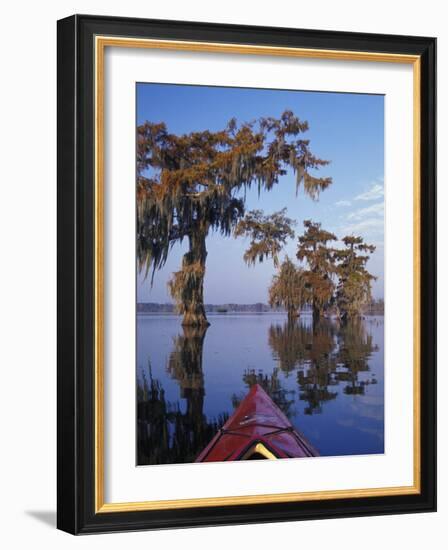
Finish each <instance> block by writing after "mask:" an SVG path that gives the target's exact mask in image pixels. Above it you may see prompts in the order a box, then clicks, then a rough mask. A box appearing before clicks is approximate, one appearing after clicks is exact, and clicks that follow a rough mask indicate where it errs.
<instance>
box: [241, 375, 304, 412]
mask: <svg viewBox="0 0 448 550" xmlns="http://www.w3.org/2000/svg"><path fill="white" fill-rule="evenodd" d="M243 382H244V383H245V385H246V386H247V388H248V389H250V388H251V387H252V386H253V385H254V384H260V386H261V387H262V388H263V389H264V391H265V392H266V393H267V394H268V395H269V397H270V398H271V399H272V401H274V403H275V404H276V405H277V406H278V407H279V408H280V409H281V410H282V411H283V413H284V414H285V415H286V416H288V417H291V416H294V415H295V411H294V402H295V400H294V395H295V392H294V391H293V390H286V389H285V388H283V387H282V385H281V381H280V378H279V370H278V369H277V368H275V369H274V370H273V372H272V374H270V375H267V374H264V373H263V371H261V370H260V371H255V370H254V369H248V370H246V371H244V374H243ZM246 395H247V392H244V393H242V394H239V395H237V394H233V395H232V405H233V407H234V408H235V409H236V407H238V405H239V404H240V403H241V401H242V400H243V399H244V397H245V396H246Z"/></svg>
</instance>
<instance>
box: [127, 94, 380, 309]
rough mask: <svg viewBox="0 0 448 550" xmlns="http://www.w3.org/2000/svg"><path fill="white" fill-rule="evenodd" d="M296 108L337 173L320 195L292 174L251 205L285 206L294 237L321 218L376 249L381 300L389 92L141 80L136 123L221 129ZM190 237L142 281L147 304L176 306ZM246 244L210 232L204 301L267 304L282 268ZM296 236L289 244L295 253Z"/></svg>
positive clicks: (330, 171)
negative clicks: (252, 256)
mask: <svg viewBox="0 0 448 550" xmlns="http://www.w3.org/2000/svg"><path fill="white" fill-rule="evenodd" d="M286 109H291V110H292V111H294V113H295V114H296V115H297V116H298V117H299V118H301V119H302V120H307V121H308V123H309V130H308V132H306V133H304V134H303V137H304V138H306V139H310V148H311V150H312V152H313V153H314V154H315V155H316V156H318V157H320V158H323V159H326V160H329V161H331V162H330V164H329V165H328V166H325V167H322V168H321V169H320V170H319V171H318V172H317V174H318V175H319V176H331V177H332V178H333V184H332V185H331V186H330V187H329V188H328V189H327V190H326V191H324V192H323V193H321V195H320V197H319V200H318V201H313V200H312V199H311V198H309V197H307V196H306V195H304V193H303V191H299V193H298V195H297V196H296V191H295V179H294V175H293V174H292V173H291V174H287V175H285V176H284V177H282V178H281V180H280V182H279V184H278V185H277V186H276V187H275V188H274V189H273V190H272V191H271V192H269V193H262V194H261V196H260V197H258V194H257V192H256V191H255V189H254V190H251V191H249V192H248V193H247V200H246V209H247V210H252V209H255V208H258V209H262V210H264V211H265V213H272V212H275V211H277V210H280V209H281V208H283V207H285V206H286V207H287V208H288V216H289V217H291V218H293V219H295V220H297V226H296V228H295V230H296V236H297V235H298V234H300V233H301V232H302V227H303V220H305V219H312V220H313V221H316V222H321V223H322V227H323V228H325V229H327V230H329V231H332V232H334V233H335V234H336V235H337V236H338V237H339V238H341V237H344V236H345V235H350V234H356V235H361V236H362V237H364V239H365V241H366V242H368V243H369V244H375V245H376V246H377V249H376V251H375V253H374V254H373V255H372V257H371V259H370V260H369V263H368V269H369V270H370V272H371V273H372V274H374V275H376V276H377V277H378V280H377V281H376V282H375V283H374V284H373V294H374V296H375V297H376V298H382V297H383V296H384V290H383V287H384V185H383V178H384V97H383V96H381V95H367V94H345V93H329V92H301V91H287V90H263V89H251V88H222V87H208V86H184V85H172V84H149V83H140V84H138V85H137V124H141V123H142V122H144V121H146V120H149V121H151V122H161V121H163V122H165V123H166V125H167V128H168V131H169V132H171V133H188V132H191V131H201V130H205V129H209V130H212V131H214V130H220V129H222V128H224V127H225V125H226V123H227V122H228V121H229V120H230V119H231V118H232V117H236V118H237V120H238V121H240V122H244V121H249V120H252V119H255V118H258V117H261V116H274V117H278V116H280V115H281V113H282V112H283V111H284V110H286ZM186 244H187V243H186V242H184V244H183V245H182V246H181V245H175V246H174V247H173V249H172V251H171V254H170V257H169V259H168V261H167V263H166V265H165V267H164V268H163V269H162V270H160V271H158V272H157V273H156V274H155V277H154V284H153V286H152V288H151V284H150V278H148V279H147V280H146V281H145V280H143V277H142V276H140V275H138V277H137V299H138V301H140V302H172V299H171V297H170V295H169V293H168V291H167V281H168V280H169V279H170V277H171V274H172V272H173V271H177V270H178V269H179V266H180V264H181V258H182V255H183V254H184V253H185V252H186ZM247 246H248V240H246V239H243V238H238V239H234V238H233V237H229V238H223V237H221V236H220V235H214V234H211V235H210V236H209V238H208V240H207V249H208V257H207V267H206V269H207V271H206V279H205V287H204V292H205V301H206V303H215V304H217V303H229V302H232V303H254V302H267V289H268V287H269V285H270V282H271V279H272V276H273V275H274V273H275V269H274V266H273V265H272V262H269V261H268V262H265V263H263V264H257V265H256V266H255V267H247V265H246V264H245V263H244V262H243V254H244V250H245V249H246V248H247ZM296 248H297V246H296V239H295V240H292V241H290V242H289V243H288V245H287V246H286V247H285V253H286V254H288V255H289V256H290V257H291V258H295V252H296Z"/></svg>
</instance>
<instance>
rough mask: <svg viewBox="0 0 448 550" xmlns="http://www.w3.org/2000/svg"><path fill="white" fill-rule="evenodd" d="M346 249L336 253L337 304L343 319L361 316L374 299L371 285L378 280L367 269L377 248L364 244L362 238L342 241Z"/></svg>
mask: <svg viewBox="0 0 448 550" xmlns="http://www.w3.org/2000/svg"><path fill="white" fill-rule="evenodd" d="M342 242H343V243H344V245H345V248H344V249H342V250H336V251H335V258H336V261H337V274H338V277H339V281H338V285H337V290H336V303H337V306H338V308H339V311H340V315H341V317H342V318H343V319H347V318H351V317H355V316H357V315H359V313H360V312H361V311H362V308H363V307H364V306H366V305H367V304H368V303H369V302H370V301H371V298H372V293H371V283H372V281H374V280H375V279H376V277H374V276H373V275H371V274H370V273H369V272H368V271H367V269H366V267H365V266H366V263H367V261H368V260H369V258H370V255H369V254H372V253H373V252H374V251H375V249H376V247H375V246H373V245H369V244H366V243H364V239H363V238H362V237H354V236H347V237H344V238H343V239H342Z"/></svg>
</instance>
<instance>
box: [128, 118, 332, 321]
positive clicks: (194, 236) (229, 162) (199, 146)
mask: <svg viewBox="0 0 448 550" xmlns="http://www.w3.org/2000/svg"><path fill="white" fill-rule="evenodd" d="M307 130H308V123H307V122H306V121H302V120H300V119H299V118H298V117H297V116H296V115H295V114H294V113H293V112H292V111H285V112H284V113H283V114H282V115H281V116H280V117H279V118H274V117H262V118H259V119H257V120H255V121H252V122H244V123H240V124H239V123H238V122H237V121H236V120H235V119H232V120H230V121H229V123H228V124H227V126H226V127H225V128H224V129H222V130H219V131H210V130H204V131H201V132H191V133H188V134H182V135H176V134H171V133H169V132H168V129H167V127H166V125H165V124H164V123H163V122H160V123H154V122H149V121H147V122H145V123H144V124H142V125H140V126H138V128H137V257H138V266H139V269H140V270H141V271H144V273H145V274H148V273H149V272H150V271H151V270H152V277H153V276H154V273H155V271H156V270H157V269H160V268H162V267H163V265H164V264H165V263H166V260H167V258H168V254H169V251H170V250H171V248H172V246H173V244H174V243H176V242H181V241H183V239H188V241H189V251H188V253H187V254H186V255H185V256H184V258H183V261H182V266H181V270H180V271H179V272H177V273H176V274H175V276H174V278H173V281H172V283H171V285H170V290H171V292H172V295H173V297H174V298H175V299H176V301H177V303H178V305H179V310H180V311H181V312H182V313H183V314H184V321H183V322H184V324H186V325H188V324H190V325H204V324H207V320H206V316H205V311H204V307H203V281H204V275H205V264H206V257H207V250H206V245H205V241H206V237H207V235H208V234H209V232H210V231H217V232H219V233H221V234H222V235H224V236H229V235H230V234H231V233H232V231H233V230H234V228H235V227H236V226H237V223H238V221H239V220H240V219H241V218H242V217H243V216H244V211H245V208H244V206H245V201H244V191H245V190H247V189H249V188H251V187H252V186H256V187H257V189H258V192H259V193H261V192H262V191H270V190H271V189H272V188H273V187H274V186H275V185H277V184H278V183H279V181H280V178H281V177H282V176H284V175H285V174H286V173H287V171H288V169H291V170H292V171H293V172H294V173H295V182H296V189H299V187H300V186H303V189H304V191H305V193H306V194H307V195H308V196H310V197H311V198H313V199H316V198H317V197H318V195H319V193H320V192H321V191H322V190H324V189H326V188H327V187H328V186H329V185H330V184H331V182H332V180H331V178H329V177H322V178H318V177H316V176H315V175H313V174H311V173H310V171H312V170H315V169H318V168H320V167H321V166H325V165H326V164H328V161H326V160H323V159H320V158H318V157H316V156H315V155H314V154H313V153H312V152H311V150H310V147H309V140H306V139H302V137H301V134H303V133H304V132H306V131H307Z"/></svg>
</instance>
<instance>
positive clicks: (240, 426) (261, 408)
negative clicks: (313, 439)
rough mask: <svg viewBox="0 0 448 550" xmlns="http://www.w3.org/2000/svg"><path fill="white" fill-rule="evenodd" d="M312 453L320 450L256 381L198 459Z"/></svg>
mask: <svg viewBox="0 0 448 550" xmlns="http://www.w3.org/2000/svg"><path fill="white" fill-rule="evenodd" d="M312 456H319V453H318V451H317V450H316V449H315V448H314V447H313V446H312V445H311V443H309V441H307V439H306V438H305V437H304V436H303V435H302V434H301V433H299V432H298V430H296V429H295V428H294V427H293V426H292V424H291V422H290V421H289V420H288V418H287V417H286V416H285V415H284V414H283V412H282V411H281V410H280V409H279V408H278V407H277V405H276V404H275V403H274V402H273V401H272V399H271V398H270V397H269V396H268V394H267V393H266V392H265V391H264V390H263V388H262V387H261V386H260V385H259V384H255V385H254V386H252V388H251V389H250V391H249V393H248V394H247V395H246V397H245V398H244V399H243V401H242V402H241V403H240V405H239V406H238V408H237V409H236V410H235V412H234V413H233V415H232V416H231V417H230V418H229V419H228V420H227V422H226V423H225V424H224V426H223V427H222V428H221V429H220V430H219V431H218V433H217V434H216V435H215V436H214V438H213V439H212V440H211V441H210V443H209V444H208V445H207V446H206V447H205V449H204V450H203V451H202V452H201V453H200V454H199V456H198V457H197V458H196V462H222V461H234V460H254V459H278V458H305V457H312Z"/></svg>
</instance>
